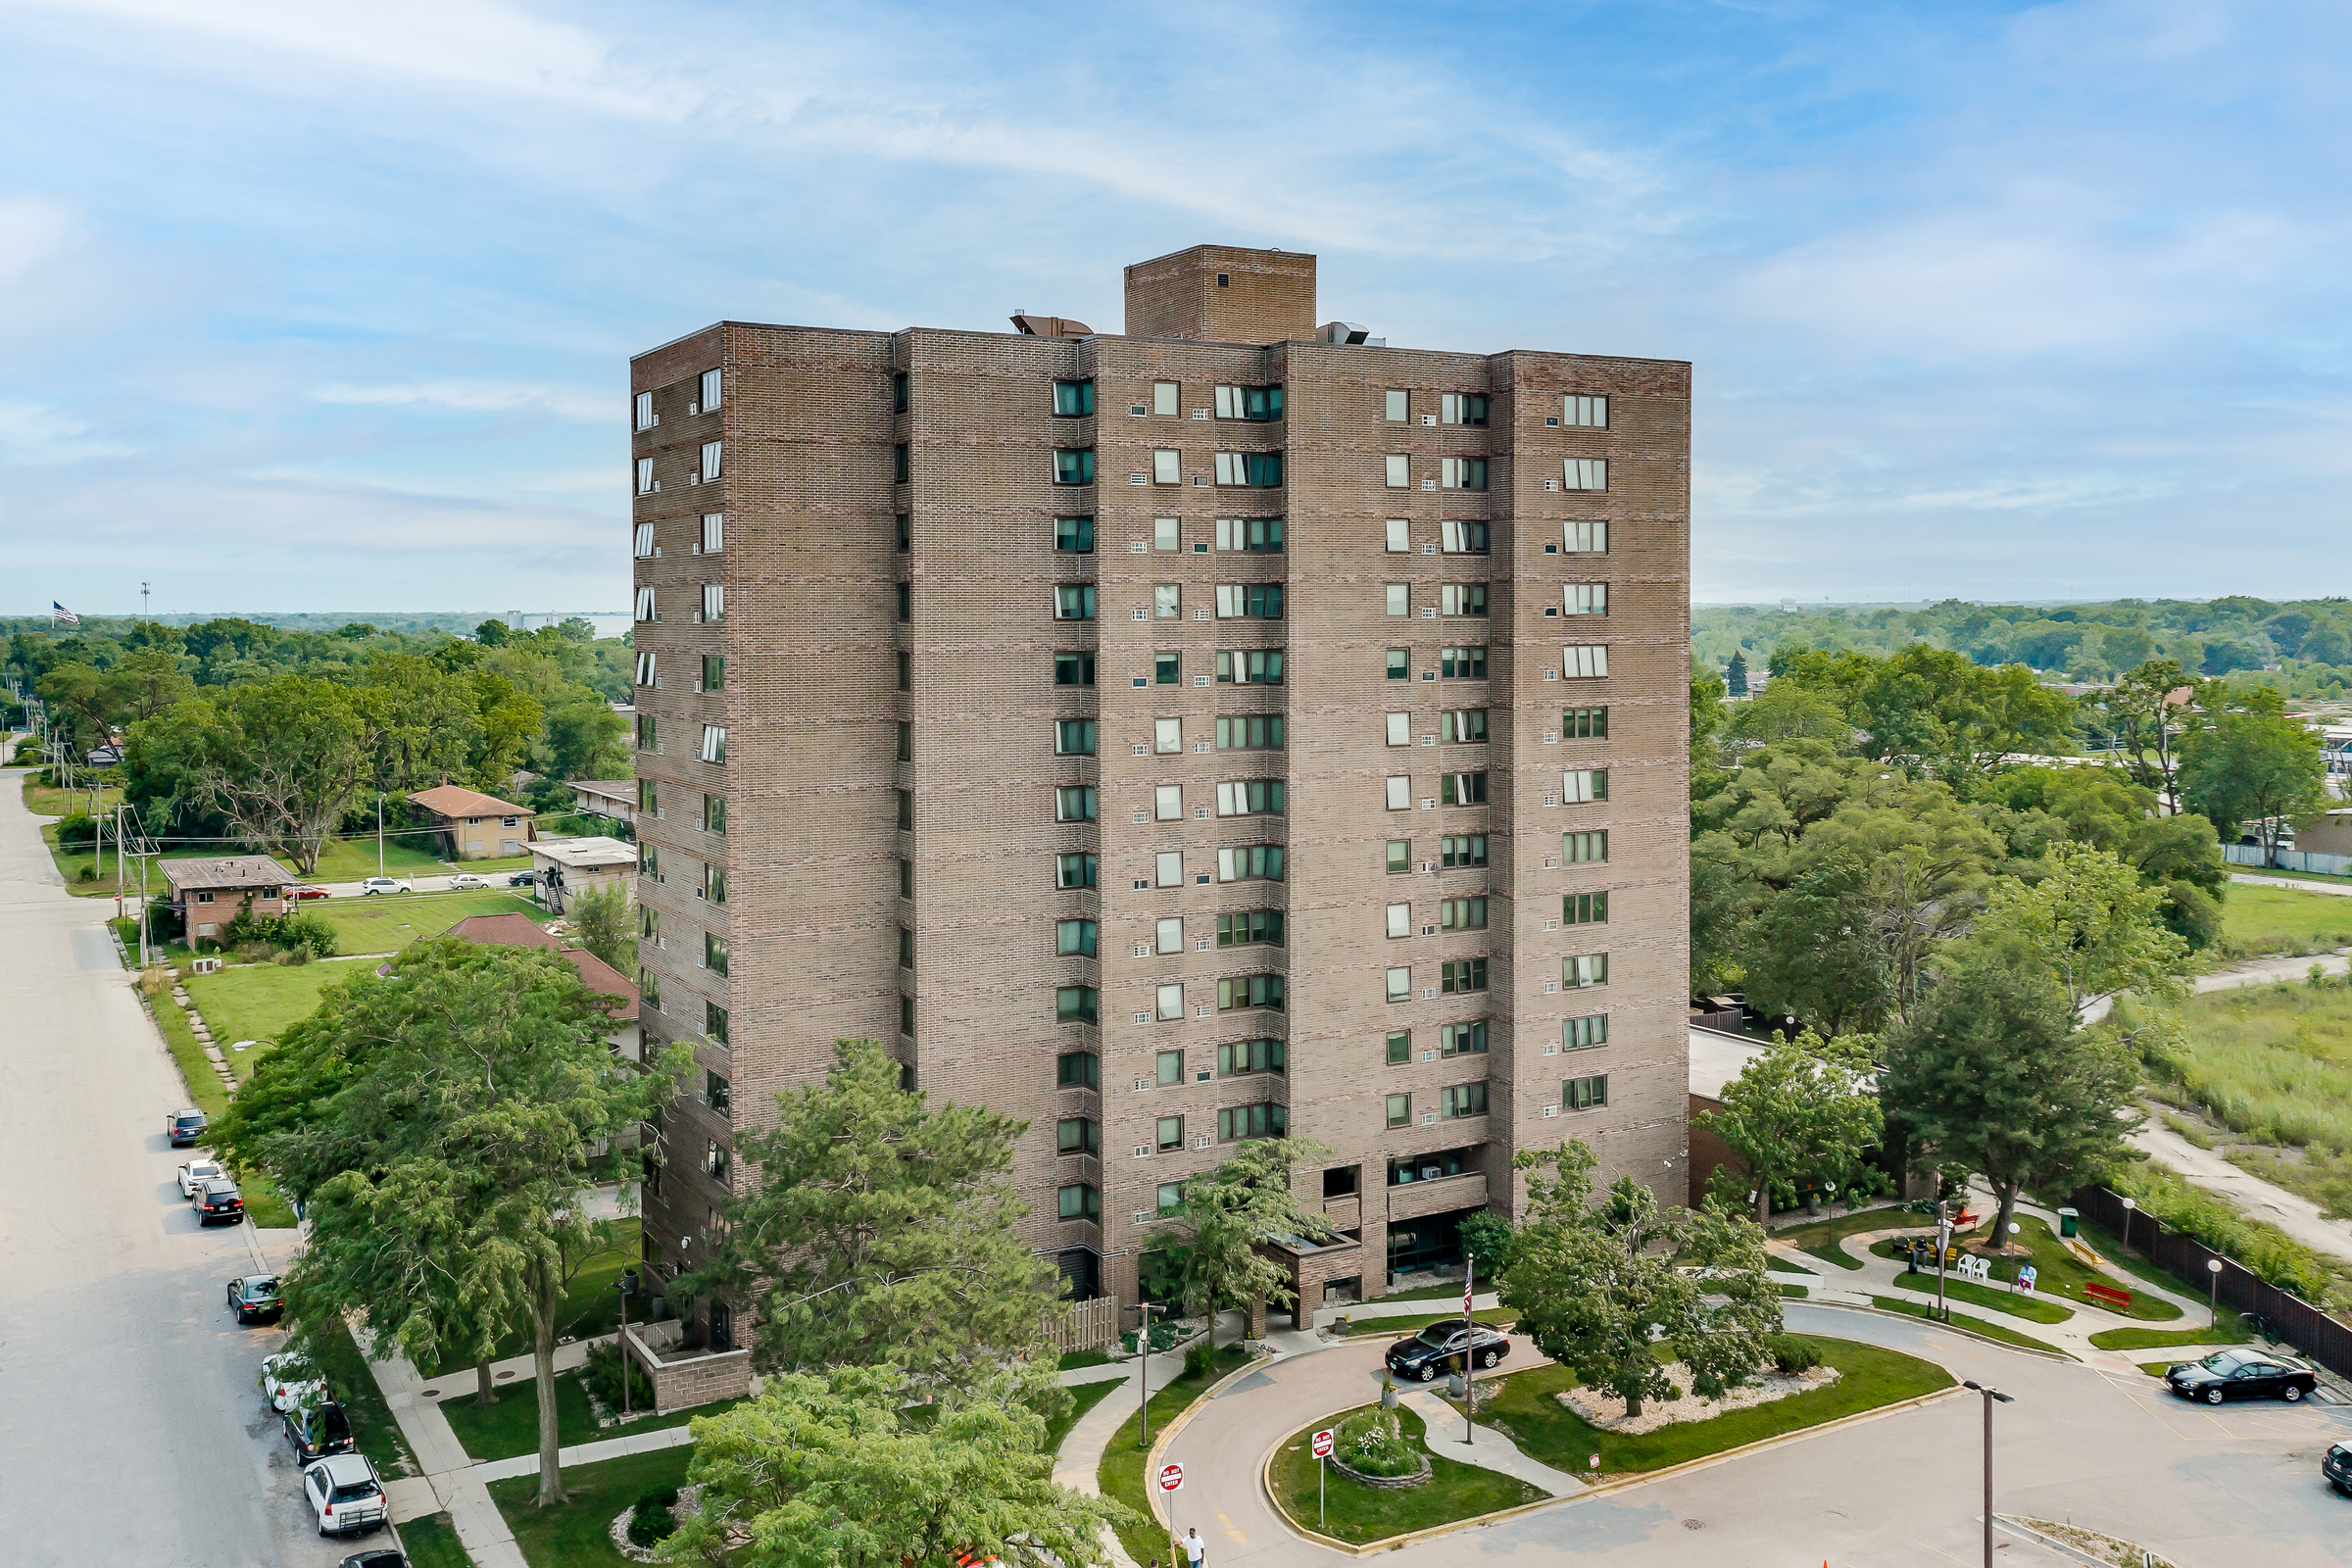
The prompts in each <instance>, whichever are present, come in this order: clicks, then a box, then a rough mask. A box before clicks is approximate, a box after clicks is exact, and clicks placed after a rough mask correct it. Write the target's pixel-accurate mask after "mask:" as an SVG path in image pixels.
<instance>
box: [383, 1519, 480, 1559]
mask: <svg viewBox="0 0 2352 1568" xmlns="http://www.w3.org/2000/svg"><path fill="white" fill-rule="evenodd" d="M400 1549H401V1550H402V1551H404V1552H406V1553H407V1554H408V1558H409V1568H473V1559H472V1558H471V1557H468V1556H467V1555H466V1547H465V1546H464V1545H463V1544H461V1543H460V1542H459V1540H458V1532H457V1529H456V1527H455V1526H453V1525H452V1524H451V1523H450V1522H449V1515H447V1514H445V1513H436V1514H427V1515H426V1516H425V1517H423V1518H421V1519H412V1520H410V1521H409V1522H408V1523H407V1524H405V1525H402V1526H401V1527H400Z"/></svg>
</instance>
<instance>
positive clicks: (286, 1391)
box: [259, 1281, 326, 1415]
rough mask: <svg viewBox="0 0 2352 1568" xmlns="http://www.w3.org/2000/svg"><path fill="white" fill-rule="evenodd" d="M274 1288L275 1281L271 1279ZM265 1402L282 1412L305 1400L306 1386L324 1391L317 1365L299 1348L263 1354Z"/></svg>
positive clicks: (261, 1380)
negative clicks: (273, 1353) (304, 1391)
mask: <svg viewBox="0 0 2352 1568" xmlns="http://www.w3.org/2000/svg"><path fill="white" fill-rule="evenodd" d="M271 1284H272V1287H273V1288H274V1285H275V1282H274V1281H272V1282H271ZM259 1381H260V1383H261V1385H262V1402H263V1403H265V1404H267V1405H269V1406H270V1409H272V1410H275V1411H277V1412H278V1413H279V1414H280V1415H283V1414H284V1413H285V1412H286V1411H288V1410H291V1409H293V1408H294V1407H295V1406H296V1405H298V1404H300V1403H302V1402H303V1397H304V1396H303V1393H302V1391H303V1390H305V1389H318V1390H319V1391H320V1392H321V1393H322V1394H323V1393H324V1392H325V1389H326V1385H325V1383H324V1382H322V1381H321V1380H320V1379H319V1369H318V1367H316V1366H314V1365H312V1364H311V1358H310V1357H309V1356H307V1355H305V1354H303V1353H302V1352H301V1351H300V1350H280V1351H278V1352H277V1353H276V1354H275V1355H265V1356H263V1357H262V1374H261V1377H260V1379H259Z"/></svg>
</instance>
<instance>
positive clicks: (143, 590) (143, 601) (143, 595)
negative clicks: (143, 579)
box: [139, 583, 148, 620]
mask: <svg viewBox="0 0 2352 1568" xmlns="http://www.w3.org/2000/svg"><path fill="white" fill-rule="evenodd" d="M139 618H140V619H141V620H145V619H147V618H148V615H147V585H146V584H145V583H141V584H139Z"/></svg>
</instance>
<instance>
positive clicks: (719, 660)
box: [703, 654, 727, 692]
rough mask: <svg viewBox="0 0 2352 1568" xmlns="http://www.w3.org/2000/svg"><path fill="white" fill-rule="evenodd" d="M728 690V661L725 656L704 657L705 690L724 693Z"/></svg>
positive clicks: (706, 655) (712, 655) (707, 655)
mask: <svg viewBox="0 0 2352 1568" xmlns="http://www.w3.org/2000/svg"><path fill="white" fill-rule="evenodd" d="M726 689H727V661H726V656H725V655H723V654H705V655H704V656H703V690H705V691H707V692H723V691H725V690H726Z"/></svg>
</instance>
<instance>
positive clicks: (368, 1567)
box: [335, 1546, 409, 1568]
mask: <svg viewBox="0 0 2352 1568" xmlns="http://www.w3.org/2000/svg"><path fill="white" fill-rule="evenodd" d="M335 1568H409V1559H408V1558H407V1557H406V1556H404V1555H402V1554H401V1553H400V1552H397V1551H394V1550H393V1549H392V1548H391V1547H390V1546H384V1547H381V1548H379V1549H376V1550H371V1551H355V1552H353V1553H352V1554H351V1555H350V1556H348V1557H346V1558H344V1559H343V1560H342V1561H341V1562H339V1563H337V1564H336V1565H335Z"/></svg>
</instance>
